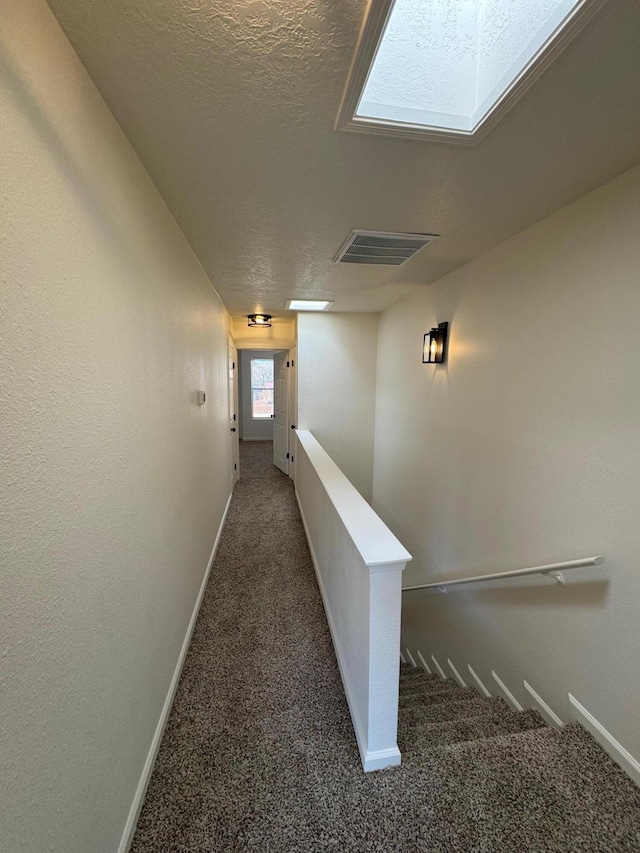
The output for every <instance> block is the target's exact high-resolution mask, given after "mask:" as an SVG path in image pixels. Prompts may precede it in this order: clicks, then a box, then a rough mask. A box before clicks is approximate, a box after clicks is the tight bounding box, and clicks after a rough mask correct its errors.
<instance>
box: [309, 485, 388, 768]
mask: <svg viewBox="0 0 640 853" xmlns="http://www.w3.org/2000/svg"><path fill="white" fill-rule="evenodd" d="M296 501H297V502H298V509H299V510H300V518H301V519H302V525H303V527H304V533H305V536H306V537H307V543H308V545H309V553H310V554H311V562H312V563H313V568H314V570H315V573H316V579H317V581H318V589H319V590H320V595H321V597H322V604H323V606H324V612H325V614H326V617H327V624H328V625H329V633H330V634H331V639H332V640H333V648H334V651H335V653H336V660H337V661H338V669H339V670H340V678H341V679H342V685H343V687H344V694H345V696H346V699H347V705H348V706H349V713H350V714H351V722H352V723H353V730H354V732H355V735H356V741H357V743H358V751H359V752H360V760H361V761H362V768H363V770H364V771H365V773H368V772H370V771H371V770H382V769H383V768H384V767H393V766H396V765H398V764H400V762H401V760H402V756H401V755H400V750H399V749H398V747H397V746H396V747H395V748H392V749H379V750H370V749H369V748H368V745H367V738H366V735H365V731H364V726H363V725H362V720H361V719H360V715H359V713H358V709H357V706H356V704H355V701H354V699H353V696H352V693H351V688H350V686H349V679H348V677H347V673H346V669H345V667H344V653H343V651H342V644H341V643H340V638H339V635H338V632H337V631H336V629H335V625H334V622H333V618H332V616H331V609H330V607H329V601H328V598H327V594H326V590H325V588H324V584H323V582H322V576H321V574H320V567H319V565H318V560H317V558H316V553H315V551H314V548H313V542H312V541H311V536H310V535H309V526H308V525H307V520H306V518H305V517H304V512H303V510H302V505H301V504H300V497H299V495H298V492H297V490H296ZM400 655H401V657H402V652H400Z"/></svg>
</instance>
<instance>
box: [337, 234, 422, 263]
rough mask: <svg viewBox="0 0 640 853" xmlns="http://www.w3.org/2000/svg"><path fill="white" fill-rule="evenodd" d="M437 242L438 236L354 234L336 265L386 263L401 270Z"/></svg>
mask: <svg viewBox="0 0 640 853" xmlns="http://www.w3.org/2000/svg"><path fill="white" fill-rule="evenodd" d="M437 239H438V235H437V234H392V233H387V232H386V231H352V232H351V234H350V235H349V238H348V239H347V242H346V243H345V244H344V246H343V247H342V248H341V249H340V251H339V252H338V254H337V255H336V256H335V258H334V259H333V262H334V263H336V264H386V265H389V266H396V267H397V266H399V265H400V264H403V263H404V262H405V261H406V260H408V259H409V258H412V257H413V256H414V255H415V254H417V253H418V252H419V251H420V250H421V249H424V247H425V246H428V245H429V243H433V241H434V240H437Z"/></svg>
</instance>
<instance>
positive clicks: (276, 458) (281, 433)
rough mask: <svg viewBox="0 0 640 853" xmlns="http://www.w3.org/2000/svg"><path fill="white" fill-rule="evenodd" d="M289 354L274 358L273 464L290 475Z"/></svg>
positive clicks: (277, 355) (276, 355)
mask: <svg viewBox="0 0 640 853" xmlns="http://www.w3.org/2000/svg"><path fill="white" fill-rule="evenodd" d="M287 357H288V353H287V352H286V351H285V352H277V353H275V354H274V356H273V379H274V383H273V389H274V393H273V415H274V418H273V464H274V465H276V466H277V467H278V468H279V469H280V470H281V471H284V473H285V474H288V473H289V435H288V433H289V406H288V400H289V393H288V391H289V382H288V379H289V377H288V375H287V370H288V367H289V362H288V360H287Z"/></svg>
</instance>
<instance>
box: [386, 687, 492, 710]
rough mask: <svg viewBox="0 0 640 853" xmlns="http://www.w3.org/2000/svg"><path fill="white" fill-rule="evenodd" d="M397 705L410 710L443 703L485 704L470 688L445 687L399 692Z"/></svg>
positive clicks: (483, 699) (481, 697) (482, 697)
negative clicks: (420, 706)
mask: <svg viewBox="0 0 640 853" xmlns="http://www.w3.org/2000/svg"><path fill="white" fill-rule="evenodd" d="M398 698H399V705H400V707H401V708H410V707H413V706H414V705H439V704H441V703H443V702H485V701H487V700H486V699H485V697H484V696H480V694H479V693H478V692H477V691H476V690H473V689H472V688H471V687H458V686H457V685H456V686H455V687H446V688H441V689H435V690H432V691H430V690H415V691H410V692H408V693H407V692H405V691H400V694H399V697H398Z"/></svg>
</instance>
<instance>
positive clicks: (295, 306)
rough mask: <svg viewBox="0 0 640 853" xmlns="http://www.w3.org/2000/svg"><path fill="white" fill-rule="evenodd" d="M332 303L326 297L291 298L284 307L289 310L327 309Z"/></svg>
mask: <svg viewBox="0 0 640 853" xmlns="http://www.w3.org/2000/svg"><path fill="white" fill-rule="evenodd" d="M332 305H333V302H327V301H326V300H324V299H289V301H288V302H287V304H286V305H285V306H284V307H285V308H286V309H287V310H288V311H327V310H328V309H329V308H330V307H331V306H332Z"/></svg>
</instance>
